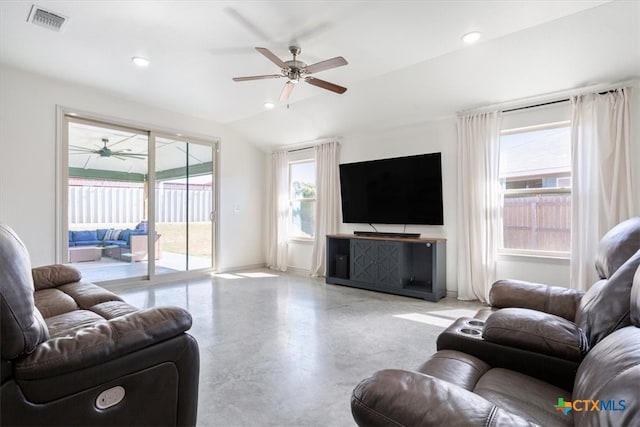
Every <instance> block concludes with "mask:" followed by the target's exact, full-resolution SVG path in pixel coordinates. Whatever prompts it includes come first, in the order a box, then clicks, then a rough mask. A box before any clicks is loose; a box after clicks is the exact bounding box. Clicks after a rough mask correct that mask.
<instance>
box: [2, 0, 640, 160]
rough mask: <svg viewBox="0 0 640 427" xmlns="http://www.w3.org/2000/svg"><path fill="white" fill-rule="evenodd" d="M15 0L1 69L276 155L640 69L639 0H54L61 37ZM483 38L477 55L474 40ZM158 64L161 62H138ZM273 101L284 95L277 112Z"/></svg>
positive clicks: (7, 11) (6, 23) (8, 12)
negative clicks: (321, 84)
mask: <svg viewBox="0 0 640 427" xmlns="http://www.w3.org/2000/svg"><path fill="white" fill-rule="evenodd" d="M32 4H33V2H32V1H7V0H2V1H0V61H2V62H4V63H7V64H10V65H14V66H17V67H19V68H23V69H27V70H32V71H35V72H38V73H42V74H46V75H49V76H52V77H56V78H60V79H64V80H68V81H73V82H77V83H81V84H85V85H89V86H94V87H98V88H102V89H106V90H108V91H110V92H112V93H116V94H119V95H121V96H123V97H127V98H131V99H135V100H136V101H138V102H142V103H147V104H149V105H153V106H156V107H162V108H165V109H169V110H173V111H178V112H181V113H184V114H188V115H191V116H195V117H201V118H205V119H207V120H211V121H215V122H219V123H222V124H227V125H229V126H231V127H233V128H235V129H236V130H238V131H239V132H240V133H242V134H244V135H245V136H246V137H247V138H248V139H249V140H250V141H252V142H254V143H256V144H257V145H259V146H262V147H264V148H269V147H271V146H274V145H284V144H292V143H297V142H301V141H308V140H312V139H317V138H322V137H328V136H340V135H345V134H349V133H354V132H365V131H372V130H375V129H377V128H384V127H390V126H398V125H404V124H409V123H418V122H425V121H429V120H434V119H438V118H442V117H450V116H451V115H453V114H455V112H457V111H460V110H464V109H468V108H472V107H477V106H482V105H486V104H491V103H497V102H504V101H509V100H514V99H519V98H523V97H529V96H534V95H539V94H546V93H552V92H556V91H561V90H566V89H571V88H576V87H581V86H585V85H588V84H594V83H603V82H613V81H620V80H626V79H629V78H632V77H637V76H639V75H640V1H636V0H618V1H614V2H608V1H579V0H569V1H563V0H549V1H546V0H532V1H518V0H508V1H498V0H492V1H481V0H475V1H474V0H472V1H462V0H458V1H415V0H413V1H398V0H396V1H360V0H359V1H186V0H185V1H98V0H94V1H46V0H40V1H38V2H37V3H36V4H37V5H38V6H40V7H42V8H45V9H48V10H50V11H52V12H55V13H59V14H61V15H64V16H67V17H69V18H70V21H69V23H68V25H67V27H66V28H65V30H64V31H63V32H61V33H54V32H51V31H49V30H46V29H43V28H41V27H38V26H35V25H33V24H30V23H27V17H28V15H29V11H30V9H31V5H32ZM472 30H477V31H481V32H482V34H483V38H482V39H481V41H480V42H479V43H478V44H476V45H473V46H466V45H464V43H463V42H462V41H461V40H460V37H461V36H462V35H463V34H464V33H466V32H469V31H472ZM290 44H297V45H299V46H300V47H301V48H302V53H301V55H300V57H299V59H300V60H302V61H304V62H306V63H307V64H311V63H314V62H318V61H321V60H325V59H329V58H332V57H335V56H343V57H344V58H346V59H347V61H348V62H349V65H347V66H344V67H339V68H335V69H332V70H327V71H324V72H321V73H318V75H317V76H318V77H319V78H321V79H324V80H328V81H331V82H334V83H336V84H339V85H342V86H346V87H347V88H348V91H347V92H346V93H345V94H343V95H337V94H334V93H332V92H328V91H325V90H322V89H320V88H317V87H313V86H310V85H308V84H301V85H297V87H296V88H295V90H294V92H293V94H292V95H291V98H290V101H289V103H290V106H289V108H287V106H286V105H285V104H282V103H279V102H278V101H277V99H278V96H279V94H280V90H281V88H282V86H283V84H284V81H283V79H276V80H259V81H251V82H233V81H232V80H231V78H232V77H235V76H246V75H256V74H276V73H278V72H279V70H278V69H277V67H276V66H275V65H274V64H273V63H271V62H269V61H268V60H267V59H266V58H265V57H263V56H262V55H260V54H259V53H258V52H256V51H255V50H254V47H256V46H260V47H266V48H268V49H270V50H271V51H273V52H274V53H275V54H276V55H278V56H279V57H280V58H282V59H283V60H287V59H290V54H289V52H288V46H289V45H290ZM133 56H144V57H147V58H149V59H150V60H151V65H150V66H149V67H148V68H145V69H141V68H137V67H136V66H134V65H133V64H132V63H131V61H130V58H131V57H133ZM265 101H274V102H276V103H277V106H276V108H275V109H273V110H265V109H264V107H263V104H264V102H265Z"/></svg>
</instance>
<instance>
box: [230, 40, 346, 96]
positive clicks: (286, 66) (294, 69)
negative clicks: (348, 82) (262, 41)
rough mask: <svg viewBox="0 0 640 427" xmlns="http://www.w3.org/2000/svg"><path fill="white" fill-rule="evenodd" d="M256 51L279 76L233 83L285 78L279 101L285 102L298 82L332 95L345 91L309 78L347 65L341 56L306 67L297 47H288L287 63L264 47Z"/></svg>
mask: <svg viewBox="0 0 640 427" xmlns="http://www.w3.org/2000/svg"><path fill="white" fill-rule="evenodd" d="M256 50H257V51H258V52H260V53H261V54H262V55H264V57H265V58H267V59H268V60H269V61H271V62H273V63H274V64H275V65H277V66H278V67H279V68H280V72H281V74H266V75H259V76H247V77H234V78H233V81H236V82H244V81H249V80H263V79H278V78H282V77H286V78H287V79H288V81H287V82H286V83H285V85H284V87H283V88H282V92H281V93H280V101H286V100H288V99H289V96H290V95H291V92H292V91H293V88H294V87H295V85H296V84H298V83H299V82H300V81H304V82H306V83H309V84H310V85H312V86H316V87H319V88H322V89H326V90H329V91H331V92H334V93H338V94H342V93H345V92H346V91H347V88H346V87H343V86H340V85H337V84H335V83H331V82H327V81H324V80H320V79H317V78H315V77H310V76H309V75H310V74H313V73H318V72H320V71H324V70H329V69H331V68H336V67H341V66H343V65H347V64H348V62H347V60H346V59H344V58H343V57H341V56H337V57H335V58H331V59H327V60H326V61H320V62H317V63H315V64H311V65H307V64H305V63H304V62H302V61H299V60H298V59H297V58H298V55H300V52H301V49H300V48H299V47H298V46H289V52H291V55H292V56H293V59H291V60H289V61H283V60H281V59H280V58H278V56H276V55H275V54H274V53H273V52H271V51H270V50H269V49H267V48H265V47H256Z"/></svg>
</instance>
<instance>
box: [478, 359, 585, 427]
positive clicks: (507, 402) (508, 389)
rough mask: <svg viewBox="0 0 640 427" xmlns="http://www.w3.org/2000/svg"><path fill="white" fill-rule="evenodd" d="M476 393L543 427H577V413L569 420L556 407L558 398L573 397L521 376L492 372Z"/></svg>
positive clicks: (505, 372) (564, 391)
mask: <svg viewBox="0 0 640 427" xmlns="http://www.w3.org/2000/svg"><path fill="white" fill-rule="evenodd" d="M473 392H474V393H475V394H477V395H480V396H482V397H484V398H485V399H487V400H488V401H489V402H492V403H493V404H495V405H496V406H498V407H500V409H502V410H505V411H507V412H509V413H512V414H516V415H519V416H520V417H522V418H524V419H526V420H528V421H530V422H533V423H535V424H538V425H541V426H557V425H573V423H572V415H573V414H571V412H573V411H571V412H570V413H569V414H568V415H566V416H565V415H564V413H562V412H560V411H558V410H556V409H555V408H554V406H553V404H554V403H555V402H557V399H558V398H563V399H565V400H566V401H570V400H571V393H570V392H568V391H566V390H563V389H561V388H558V387H555V386H553V385H551V384H549V383H545V382H544V381H540V380H538V379H536V378H531V377H529V376H527V375H524V374H521V373H520V372H516V371H510V370H507V369H500V368H494V369H491V370H489V371H488V372H487V373H486V374H485V375H483V376H482V378H480V380H478V383H477V384H476V387H475V389H474V390H473Z"/></svg>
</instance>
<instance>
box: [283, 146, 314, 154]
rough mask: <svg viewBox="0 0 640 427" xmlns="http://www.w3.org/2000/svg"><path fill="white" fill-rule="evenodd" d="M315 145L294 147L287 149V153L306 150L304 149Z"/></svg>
mask: <svg viewBox="0 0 640 427" xmlns="http://www.w3.org/2000/svg"><path fill="white" fill-rule="evenodd" d="M313 147H314V146H313V145H310V146H308V147H301V148H294V149H292V150H287V153H295V152H296V151H304V150H310V149H312V148H313Z"/></svg>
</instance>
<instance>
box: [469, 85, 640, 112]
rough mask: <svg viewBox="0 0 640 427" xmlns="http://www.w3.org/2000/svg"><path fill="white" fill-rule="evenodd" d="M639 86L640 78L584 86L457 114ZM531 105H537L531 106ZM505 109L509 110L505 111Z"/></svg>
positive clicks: (562, 99) (527, 106)
mask: <svg viewBox="0 0 640 427" xmlns="http://www.w3.org/2000/svg"><path fill="white" fill-rule="evenodd" d="M638 84H640V80H639V79H638V78H632V79H628V80H624V81H620V82H617V83H603V84H597V85H591V86H584V87H581V88H576V89H570V90H563V91H557V92H550V93H546V94H542V95H538V96H532V97H528V98H520V99H514V100H512V101H506V102H501V103H497V104H490V105H485V106H483V107H477V108H470V109H468V110H462V111H458V113H457V114H458V115H459V116H460V115H467V114H475V113H482V112H488V111H495V110H500V111H502V112H507V111H516V110H520V109H524V108H532V107H535V106H539V105H545V104H546V103H554V102H562V101H565V100H568V99H570V98H571V97H572V96H577V95H584V94H587V93H592V92H597V93H603V91H604V93H606V92H609V91H613V90H616V89H619V88H621V87H628V86H637V85H638ZM531 103H533V104H535V105H530V104H531ZM505 108H506V109H507V110H504V109H505Z"/></svg>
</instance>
